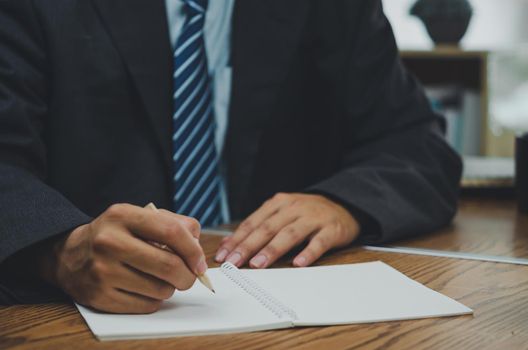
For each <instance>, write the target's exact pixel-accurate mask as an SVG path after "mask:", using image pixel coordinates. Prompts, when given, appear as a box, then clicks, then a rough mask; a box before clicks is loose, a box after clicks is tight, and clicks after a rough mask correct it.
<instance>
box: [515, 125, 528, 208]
mask: <svg viewBox="0 0 528 350" xmlns="http://www.w3.org/2000/svg"><path fill="white" fill-rule="evenodd" d="M515 189H516V192H517V204H518V208H519V211H520V212H521V213H524V214H527V213H528V133H527V134H524V135H522V136H517V138H516V139H515Z"/></svg>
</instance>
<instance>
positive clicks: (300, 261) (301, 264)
mask: <svg viewBox="0 0 528 350" xmlns="http://www.w3.org/2000/svg"><path fill="white" fill-rule="evenodd" d="M293 265H295V266H299V267H304V266H306V258H305V257H304V256H298V257H296V258H295V259H294V260H293Z"/></svg>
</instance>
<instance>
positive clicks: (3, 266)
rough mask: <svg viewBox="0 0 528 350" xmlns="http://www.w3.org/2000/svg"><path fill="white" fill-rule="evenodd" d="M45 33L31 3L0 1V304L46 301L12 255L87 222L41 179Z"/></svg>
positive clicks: (46, 87) (46, 78)
mask: <svg viewBox="0 0 528 350" xmlns="http://www.w3.org/2000/svg"><path fill="white" fill-rule="evenodd" d="M44 32H45V31H44V30H43V28H41V27H40V25H39V20H38V16H37V15H36V13H35V11H34V9H33V8H32V6H31V3H30V1H26V0H17V1H5V0H0V223H1V224H0V241H1V242H2V243H1V244H0V303H4V304H5V303H14V302H32V301H40V300H43V299H46V298H45V297H44V298H43V296H42V295H41V293H40V292H39V291H42V290H43V289H39V288H38V287H36V285H37V284H38V283H37V281H35V285H33V286H31V283H29V284H28V283H26V282H27V281H24V282H21V281H20V280H17V278H16V275H17V272H18V271H17V270H16V269H17V266H16V265H15V266H11V265H12V264H10V263H9V262H10V261H12V260H13V259H15V256H16V255H18V254H19V253H21V252H23V251H26V250H28V248H30V247H32V246H34V245H35V244H37V243H39V242H42V241H44V240H46V239H49V238H50V237H54V236H56V235H59V234H62V233H65V232H69V231H70V230H72V229H73V228H75V227H77V226H79V225H81V224H84V223H87V222H89V221H90V218H89V217H88V216H87V215H85V214H84V213H82V212H81V211H80V210H79V209H77V208H76V207H75V206H74V205H73V204H72V203H71V202H70V201H68V200H67V199H66V198H65V197H64V196H62V195H61V194H60V193H59V192H58V191H56V190H55V189H54V188H53V187H52V186H50V185H48V184H47V166H46V164H47V162H48V157H47V153H46V123H47V121H48V120H49V119H50V118H52V116H51V115H50V114H49V108H48V101H49V100H50V95H51V94H52V87H51V83H50V78H49V75H50V70H51V69H50V67H51V65H50V64H49V57H48V56H47V53H46V41H45V37H44ZM15 260H16V259H15ZM32 268H33V269H35V266H33V267H32ZM19 274H21V273H19ZM32 288H36V290H33V291H32V290H31V289H32Z"/></svg>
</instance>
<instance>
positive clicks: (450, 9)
mask: <svg viewBox="0 0 528 350" xmlns="http://www.w3.org/2000/svg"><path fill="white" fill-rule="evenodd" d="M410 13H411V15H413V16H416V17H418V18H420V19H421V20H422V22H423V23H424V25H425V28H426V29H427V33H429V36H430V37H431V39H433V42H434V43H435V44H437V45H438V44H444V45H458V43H459V42H460V40H462V38H463V37H464V35H465V34H466V31H467V29H468V26H469V22H470V21H471V16H472V15H473V8H472V7H471V5H470V3H469V1H468V0H418V1H416V3H415V4H414V5H413V6H412V8H411V12H410Z"/></svg>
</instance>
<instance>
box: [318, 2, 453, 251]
mask: <svg viewBox="0 0 528 350" xmlns="http://www.w3.org/2000/svg"><path fill="white" fill-rule="evenodd" d="M335 3H336V4H339V5H340V6H341V10H342V11H338V12H339V13H342V15H343V16H350V17H354V16H358V18H360V20H359V23H360V24H359V25H357V26H353V25H352V24H350V23H353V22H354V21H347V20H346V18H345V19H342V20H341V22H342V23H344V24H343V28H344V32H343V33H342V38H343V42H342V43H341V45H342V47H343V48H344V50H345V51H346V53H345V55H346V57H348V58H347V59H345V60H344V61H345V63H344V67H341V68H342V71H344V72H345V77H344V82H343V86H342V89H340V90H342V91H343V96H341V97H340V102H341V104H342V110H343V121H342V124H341V126H342V130H344V135H342V137H343V140H344V141H343V153H342V157H341V170H340V171H338V172H337V173H336V174H334V175H333V176H331V177H330V178H328V179H326V180H324V181H322V182H321V183H318V184H315V185H314V186H313V187H312V188H310V189H309V190H308V191H309V192H315V193H320V194H323V195H326V196H328V197H330V198H332V199H334V200H336V201H338V202H340V203H341V204H343V205H344V206H346V207H347V208H349V210H350V211H351V212H352V214H354V215H355V216H356V217H357V218H358V221H359V222H360V224H361V226H362V232H361V236H360V237H361V238H362V239H363V241H365V242H367V243H383V242H387V241H391V240H395V239H400V238H405V237H408V236H412V235H417V234H421V233H427V232H431V231H433V230H435V229H438V228H440V227H442V226H444V225H446V224H448V223H449V222H450V221H451V220H452V218H453V216H454V214H455V212H456V206H457V198H458V183H459V181H460V175H461V161H460V158H459V156H458V155H457V154H456V153H454V151H453V150H452V149H451V148H450V147H449V146H448V145H447V144H446V142H445V141H444V138H443V135H442V133H443V131H442V129H443V128H444V120H443V118H441V117H440V116H438V115H436V114H434V113H433V112H432V111H431V108H430V106H429V103H428V101H427V99H426V98H425V96H424V93H423V89H422V88H421V87H420V85H419V84H418V83H417V81H416V79H415V78H414V77H413V76H411V75H410V74H409V73H407V72H406V70H405V69H404V67H403V66H402V63H401V61H400V59H399V54H398V49H397V47H396V43H395V40H394V35H393V33H392V29H391V27H390V24H389V22H388V21H387V19H386V17H385V15H384V14H383V9H382V6H381V2H380V1H379V0H365V1H362V9H361V11H359V15H358V14H357V6H356V7H355V6H353V4H351V3H354V2H351V1H350V2H347V1H343V2H335ZM356 4H357V3H356ZM328 40H335V39H331V38H328Z"/></svg>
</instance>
